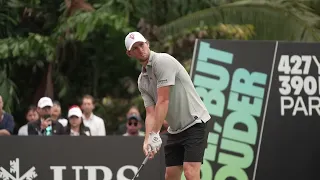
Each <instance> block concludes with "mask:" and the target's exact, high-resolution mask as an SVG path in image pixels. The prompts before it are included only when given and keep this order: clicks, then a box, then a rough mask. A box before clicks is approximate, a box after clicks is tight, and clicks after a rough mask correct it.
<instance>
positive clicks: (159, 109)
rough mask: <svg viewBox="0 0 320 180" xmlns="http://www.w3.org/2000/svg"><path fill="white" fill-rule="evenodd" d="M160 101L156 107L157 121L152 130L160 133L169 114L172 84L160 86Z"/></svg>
mask: <svg viewBox="0 0 320 180" xmlns="http://www.w3.org/2000/svg"><path fill="white" fill-rule="evenodd" d="M157 92H158V101H157V104H156V107H155V117H154V119H155V121H154V125H153V127H152V131H153V132H155V133H158V132H159V131H160V130H161V127H162V124H163V122H164V119H165V118H166V116H167V112H168V106H169V95H170V86H163V87H160V88H158V90H157Z"/></svg>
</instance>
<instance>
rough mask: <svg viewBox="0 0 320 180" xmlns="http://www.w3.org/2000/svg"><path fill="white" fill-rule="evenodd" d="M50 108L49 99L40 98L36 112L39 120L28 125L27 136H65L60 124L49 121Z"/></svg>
mask: <svg viewBox="0 0 320 180" xmlns="http://www.w3.org/2000/svg"><path fill="white" fill-rule="evenodd" d="M52 106H53V103H52V100H51V99H50V98H49V97H42V98H41V99H40V100H39V101H38V108H37V111H38V113H39V116H40V119H39V120H36V121H34V122H31V123H29V124H28V135H39V136H51V135H64V134H65V130H64V127H63V126H62V124H60V123H59V122H57V121H52V119H51V107H52Z"/></svg>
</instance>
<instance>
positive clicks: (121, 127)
mask: <svg viewBox="0 0 320 180" xmlns="http://www.w3.org/2000/svg"><path fill="white" fill-rule="evenodd" d="M132 114H136V115H137V116H139V117H141V116H140V112H139V109H138V108H137V107H136V106H131V107H130V109H129V110H128V112H127V114H126V118H125V119H126V120H127V119H128V117H129V116H131V115H132ZM141 126H142V127H141V129H140V131H142V129H143V127H144V126H143V125H142V123H141ZM126 132H127V122H122V121H121V122H120V124H119V126H118V130H117V134H122V135H123V134H124V133H126Z"/></svg>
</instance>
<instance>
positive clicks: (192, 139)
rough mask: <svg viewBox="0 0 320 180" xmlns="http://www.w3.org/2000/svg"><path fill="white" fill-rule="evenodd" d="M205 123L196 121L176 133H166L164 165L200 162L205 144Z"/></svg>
mask: <svg viewBox="0 0 320 180" xmlns="http://www.w3.org/2000/svg"><path fill="white" fill-rule="evenodd" d="M206 127H207V123H203V122H202V123H197V124H195V125H193V126H191V127H189V128H188V129H186V130H184V131H182V132H180V133H178V134H169V133H168V134H167V137H168V139H167V143H166V145H165V146H164V152H165V162H166V167H169V166H182V165H183V162H201V163H203V155H204V151H205V149H206V146H207V138H208V133H207V128H206Z"/></svg>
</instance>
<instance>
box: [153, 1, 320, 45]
mask: <svg viewBox="0 0 320 180" xmlns="http://www.w3.org/2000/svg"><path fill="white" fill-rule="evenodd" d="M289 7H290V8H289ZM319 22H320V17H319V16H318V15H317V14H315V13H314V12H310V11H307V10H301V7H300V8H297V7H296V6H293V5H292V4H288V3H287V4H286V3H283V1H274V2H271V1H238V2H234V3H229V4H224V5H221V6H219V7H214V8H209V9H205V10H201V11H198V12H195V13H192V14H189V15H187V16H184V17H181V18H179V19H177V20H175V21H172V22H170V23H168V24H165V25H162V26H160V28H159V34H158V35H159V37H160V38H163V37H165V36H167V35H174V34H178V33H180V32H181V31H183V30H184V29H186V28H190V27H195V26H200V25H201V24H205V25H208V26H209V25H217V24H219V23H223V24H252V25H253V26H254V27H255V30H256V31H255V32H256V34H257V35H256V36H255V37H254V38H253V39H260V40H292V41H318V40H320V34H319V29H317V24H318V23H319Z"/></svg>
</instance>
